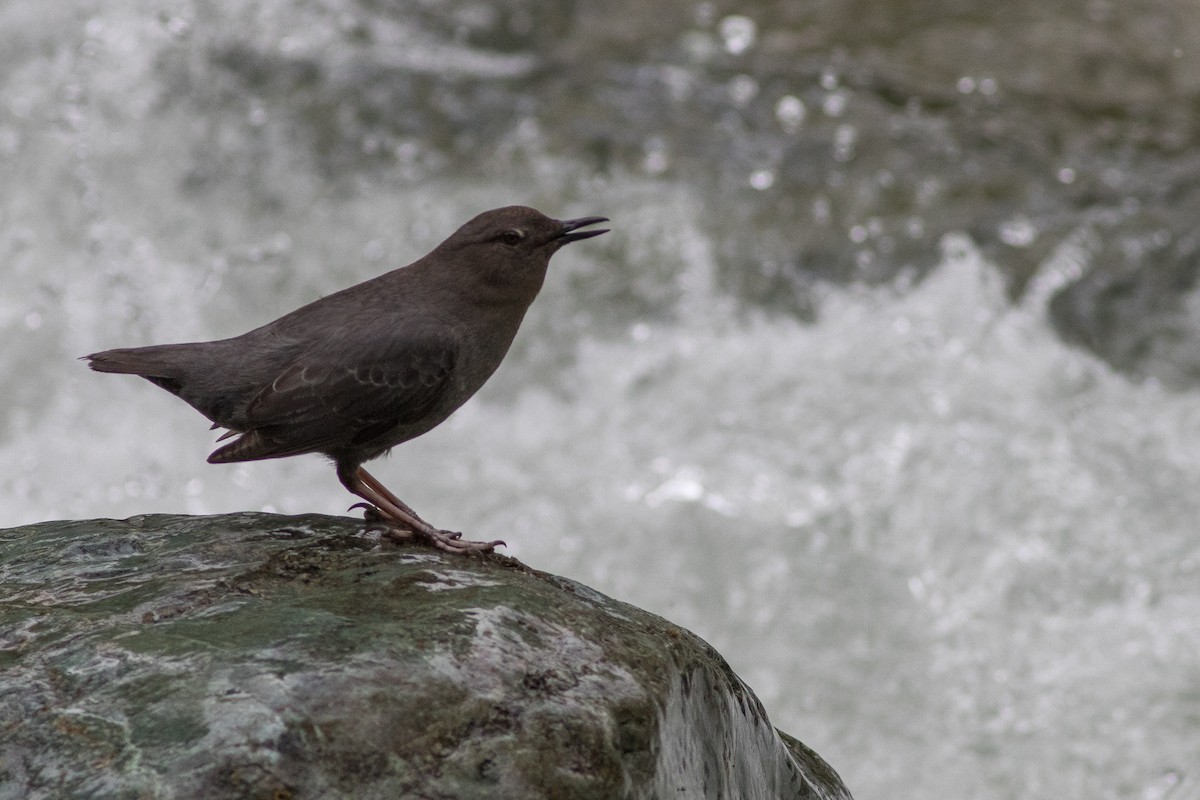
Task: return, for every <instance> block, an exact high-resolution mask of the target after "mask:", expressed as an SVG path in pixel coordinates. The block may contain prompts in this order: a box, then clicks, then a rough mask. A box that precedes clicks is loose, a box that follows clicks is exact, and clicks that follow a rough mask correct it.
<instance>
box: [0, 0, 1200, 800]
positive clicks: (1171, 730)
mask: <svg viewBox="0 0 1200 800" xmlns="http://www.w3.org/2000/svg"><path fill="white" fill-rule="evenodd" d="M0 42H2V44H0V186H2V187H3V188H2V189H0V281H2V289H0V334H2V336H3V342H4V346H3V347H2V348H0V374H2V375H3V383H2V384H0V525H4V526H9V525H18V524H22V523H27V522H33V521H39V520H50V519H56V518H86V517H117V518H122V517H128V516H131V515H137V514H145V513H151V512H187V513H193V514H208V513H217V512H227V511H239V510H271V511H278V512H281V513H301V512H323V513H332V514H340V513H343V512H344V511H345V509H346V507H347V505H349V503H350V502H351V500H352V499H353V498H351V497H349V496H348V495H347V494H346V493H345V492H344V490H343V489H342V488H341V486H340V485H339V484H338V483H337V480H336V479H335V477H334V474H333V470H332V469H331V468H330V467H329V466H328V465H327V464H325V463H324V462H323V461H322V460H321V459H319V458H317V457H303V458H296V459H287V460H283V461H268V462H260V463H255V464H246V465H236V466H222V467H215V466H210V465H207V464H206V463H205V462H204V458H205V456H206V455H207V454H208V452H209V451H210V450H211V449H212V440H213V435H212V433H211V432H209V431H208V430H207V424H206V421H205V420H204V419H203V418H202V417H200V416H199V415H198V414H197V413H196V412H194V411H192V410H191V409H190V408H188V407H187V406H186V405H185V404H183V403H182V402H180V401H178V400H176V399H174V398H172V397H170V396H169V395H167V394H166V393H164V392H162V391H161V390H159V389H157V388H155V387H153V386H151V385H150V384H149V383H146V382H144V381H138V380H136V379H134V378H129V377H121V376H100V375H96V374H93V373H90V372H89V371H88V370H87V369H86V368H85V367H84V366H83V364H81V363H80V362H78V361H76V360H75V359H76V358H77V357H78V356H81V355H83V354H85V353H90V352H93V351H96V350H100V349H104V348H109V347H117V346H133V345H142V344H151V343H159V342H170V341H192V340H204V339H214V338H221V337H225V336H231V335H235V334H238V333H241V332H243V331H245V330H248V329H249V328H251V327H255V326H257V325H259V324H262V323H264V322H267V321H269V320H271V319H273V318H275V317H276V316H278V315H280V314H282V313H284V312H286V311H289V310H291V309H292V308H294V307H296V306H299V305H301V304H303V303H305V302H308V301H310V300H313V299H315V298H317V297H319V296H321V295H323V294H327V293H329V292H332V291H335V290H337V289H339V288H342V287H344V286H348V285H350V284H352V283H356V282H358V281H360V280H364V279H366V278H368V277H371V276H374V275H376V274H378V273H380V272H383V271H385V270H387V269H391V268H393V267H396V266H401V265H403V264H406V263H408V262H409V261H411V260H413V259H415V258H416V257H418V256H420V255H421V254H423V253H425V252H426V251H427V250H428V249H429V248H431V247H432V246H433V245H434V244H436V243H437V242H439V241H440V240H441V239H442V238H444V237H445V236H446V235H448V234H449V233H450V232H451V231H453V230H454V229H455V228H456V227H457V226H458V225H459V224H460V223H462V222H463V221H465V220H466V219H468V218H469V217H471V216H473V215H474V214H476V213H478V212H480V211H483V210H486V209H488V208H491V207H494V206H500V205H507V204H511V203H521V204H527V205H532V206H534V207H536V208H538V209H540V210H542V211H544V212H545V213H547V214H550V215H551V216H557V217H560V218H565V217H571V216H584V215H592V214H601V215H605V216H608V217H611V219H612V225H611V227H612V229H613V232H612V233H611V234H608V235H606V236H604V237H602V238H600V239H596V240H592V241H589V242H587V243H586V245H578V246H575V247H572V248H570V249H568V250H566V251H564V252H563V253H561V254H560V255H559V256H557V257H556V258H555V261H554V264H553V265H552V268H551V273H550V275H549V278H548V280H547V283H546V287H545V289H544V291H543V294H542V296H541V297H540V298H539V299H538V301H537V302H536V303H535V304H534V307H533V309H532V310H531V312H530V314H529V316H528V317H527V320H526V323H525V327H524V329H523V331H522V333H521V335H520V336H519V337H518V341H517V343H516V345H515V347H514V350H513V352H512V353H511V354H510V356H509V359H508V360H507V361H506V362H505V364H504V366H503V367H501V369H500V371H499V373H498V374H497V375H496V377H495V378H494V379H493V380H492V382H491V383H490V384H489V385H488V386H487V387H485V388H484V390H483V391H482V392H481V393H480V395H479V396H478V397H477V398H476V399H474V400H473V401H472V402H471V403H469V404H468V405H467V406H466V407H465V408H464V409H462V410H461V411H460V412H459V413H458V414H457V415H456V416H455V417H453V418H452V419H451V420H450V421H449V422H448V423H447V424H445V425H443V426H442V427H441V428H439V429H438V430H436V431H434V432H432V433H430V434H428V435H427V436H425V437H423V438H421V439H419V440H416V441H413V442H410V443H408V444H405V445H402V446H401V447H399V448H397V449H396V451H395V452H393V454H392V455H391V457H390V458H388V459H387V460H385V461H381V462H377V463H376V465H375V467H373V471H374V472H375V473H376V474H377V475H379V476H380V477H381V478H382V479H383V480H384V481H385V482H386V483H387V484H388V485H389V486H391V487H392V488H393V489H395V490H396V492H397V493H398V494H399V495H400V496H401V497H403V498H405V499H406V500H407V501H408V502H410V503H412V504H413V505H414V506H415V507H416V508H417V509H418V510H419V511H421V513H422V514H423V515H424V516H425V517H427V518H428V519H431V520H433V521H434V522H436V523H438V524H440V525H442V526H445V527H449V528H454V529H459V530H463V531H466V532H467V534H468V535H469V536H470V537H472V538H492V537H497V538H504V539H506V540H507V541H508V542H509V544H510V547H509V549H508V551H507V552H509V553H510V554H512V555H515V556H517V557H519V558H521V559H523V560H525V561H527V562H528V563H529V564H531V565H533V566H535V567H537V568H539V569H545V570H549V571H552V572H556V573H560V574H563V575H567V576H569V577H572V578H575V579H577V580H580V581H582V582H584V583H587V584H589V585H592V586H594V587H596V588H597V589H599V590H601V591H603V592H605V593H607V594H610V595H613V596H615V597H617V598H619V599H621V600H625V601H627V602H631V603H634V604H637V605H640V606H642V607H645V608H647V609H650V610H652V611H655V612H657V613H659V614H662V615H663V616H665V617H667V618H669V619H671V620H672V621H675V622H678V623H680V624H682V625H684V626H686V627H688V628H690V629H692V630H694V631H696V632H697V633H698V634H700V635H701V636H703V637H704V638H705V639H707V640H708V641H710V642H711V643H712V644H713V645H714V646H715V647H716V648H717V649H718V650H720V651H721V652H722V653H723V654H724V655H725V656H726V657H727V658H728V659H729V660H730V662H731V663H732V665H733V666H734V668H735V669H736V670H737V671H738V672H739V674H741V675H742V676H743V677H744V678H745V679H746V680H747V682H748V683H749V684H750V686H751V687H752V688H753V689H754V691H755V692H756V693H757V694H758V695H759V696H760V697H761V698H762V700H763V702H764V704H765V705H766V708H767V711H768V713H769V714H770V716H771V718H772V721H773V722H774V724H776V725H777V726H779V727H780V728H782V729H783V730H786V731H788V732H790V733H792V734H793V735H795V736H797V737H798V738H800V739H801V740H803V741H804V742H805V743H806V744H807V745H809V746H810V747H812V748H814V749H815V750H817V751H818V752H819V753H820V754H821V755H822V756H823V757H824V758H826V759H827V760H828V761H829V762H830V763H831V764H832V765H833V766H834V767H835V768H836V769H837V770H838V771H839V772H840V773H841V775H842V776H843V778H844V779H845V781H846V783H847V784H848V786H849V787H850V789H851V791H853V792H854V793H855V796H856V797H857V798H859V800H917V799H918V798H1000V799H1007V798H1013V799H1014V800H1015V799H1016V798H1089V799H1090V798H1131V799H1133V798H1136V799H1137V800H1143V799H1144V800H1156V799H1157V798H1165V797H1172V798H1184V799H1185V800H1196V798H1200V499H1198V498H1200V284H1198V283H1197V274H1198V273H1200V211H1198V210H1200V6H1198V5H1197V3H1196V2H1195V0H1127V2H1120V3H1118V2H1112V1H1111V0H1063V1H1062V2H1058V3H1049V4H1047V3H1042V2H1034V0H1014V2H1009V3H983V2H978V0H899V1H898V2H860V1H859V0H842V1H841V2H831V1H830V0H802V1H800V0H774V1H769V0H763V1H762V2H741V3H733V2H715V1H714V2H693V1H692V0H687V1H681V0H665V1H664V2H658V3H643V2H633V0H594V1H593V2H588V3H582V2H573V1H565V2H551V1H550V0H487V1H484V0H439V1H438V2H433V0H393V1H392V2H386V1H384V0H306V1H305V2H300V1H299V0H260V1H259V2H245V0H208V1H207V2H200V1H199V0H105V2H98V1H97V0H61V1H60V2H56V3H45V2H41V0H7V1H6V2H4V3H0ZM467 497H469V498H470V499H469V501H468V500H467V499H466V498H467Z"/></svg>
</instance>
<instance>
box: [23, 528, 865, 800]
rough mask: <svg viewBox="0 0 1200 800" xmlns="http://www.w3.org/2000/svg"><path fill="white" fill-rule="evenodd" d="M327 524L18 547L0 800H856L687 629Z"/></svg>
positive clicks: (98, 531)
mask: <svg viewBox="0 0 1200 800" xmlns="http://www.w3.org/2000/svg"><path fill="white" fill-rule="evenodd" d="M362 530H363V528H362V524H361V523H358V522H356V521H352V520H349V519H345V518H337V517H324V516H316V515H310V516H302V517H281V516H274V515H267V514H238V515H229V516H218V517H178V516H166V515H162V516H147V517H135V518H132V519H130V520H126V521H123V522H118V521H114V520H92V521H83V522H51V523H44V524H39V525H31V526H27V527H24V528H13V529H9V530H6V531H3V532H0V564H2V565H3V566H0V586H3V594H2V599H0V665H2V667H3V671H2V672H0V798H3V799H4V800H9V799H10V798H13V799H14V800H15V798H62V797H84V796H86V797H93V798H118V797H120V798H125V797H138V798H151V797H172V798H205V799H206V800H209V799H212V798H293V797H294V798H304V797H329V796H338V797H355V798H372V797H379V798H398V797H446V798H449V797H454V798H522V799H525V798H539V797H544V798H564V797H571V798H617V797H639V798H650V797H662V798H666V797H688V798H700V797H713V798H717V797H721V798H739V797H740V798H786V797H794V798H801V797H805V798H848V797H849V794H848V792H847V791H846V789H845V788H844V787H843V786H842V783H841V781H840V779H839V778H838V776H837V775H836V774H835V773H834V771H833V770H832V769H830V768H829V766H828V765H826V764H825V763H824V762H823V761H822V760H821V759H820V758H819V757H818V756H817V755H816V754H815V753H813V752H812V751H811V750H809V749H807V748H806V747H804V745H802V744H800V743H799V742H797V741H796V740H794V739H792V738H791V737H789V736H786V735H784V734H779V733H777V732H776V731H775V729H774V728H773V727H772V726H771V724H770V722H769V721H768V720H767V717H766V714H765V712H764V711H763V709H762V706H761V705H760V704H759V702H758V700H757V698H755V696H754V695H753V693H751V691H750V690H749V689H748V688H747V687H746V685H745V684H744V683H742V681H741V680H740V679H739V678H738V677H737V676H736V675H735V674H733V672H732V671H731V670H730V668H729V666H728V665H727V664H726V663H725V661H724V660H723V659H722V658H721V657H720V655H718V654H717V653H716V652H715V651H714V650H713V649H712V648H711V647H710V646H708V645H707V644H706V643H705V642H703V641H702V640H700V639H699V638H698V637H696V636H694V635H693V634H691V633H689V632H688V631H686V630H683V629H681V628H678V627H676V626H674V625H671V624H670V623H668V622H666V621H664V620H662V619H661V618H659V617H656V616H654V615H652V614H649V613H647V612H644V611H641V610H639V609H637V608H634V607H632V606H628V605H626V604H623V603H619V602H617V601H614V600H612V599H610V598H608V597H605V596H603V595H601V594H599V593H597V592H594V591H592V590H590V589H588V588H587V587H585V586H582V585H580V584H577V583H574V582H572V581H569V580H566V579H564V578H559V577H555V576H552V575H548V574H545V573H541V572H537V571H536V570H532V569H530V568H528V567H526V566H525V565H523V564H521V563H520V562H518V561H515V560H513V559H509V558H504V557H492V558H486V559H477V558H455V557H447V556H444V555H442V554H439V553H436V552H433V551H429V550H425V549H417V548H398V547H394V546H391V545H380V544H379V543H378V541H377V540H375V539H374V538H372V537H371V536H370V535H367V534H364V533H363V532H362Z"/></svg>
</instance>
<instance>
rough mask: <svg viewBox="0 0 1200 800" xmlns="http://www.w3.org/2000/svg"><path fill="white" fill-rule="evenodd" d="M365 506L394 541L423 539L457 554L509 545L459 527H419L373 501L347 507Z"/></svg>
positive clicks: (365, 516)
mask: <svg viewBox="0 0 1200 800" xmlns="http://www.w3.org/2000/svg"><path fill="white" fill-rule="evenodd" d="M356 508H361V509H363V519H365V520H366V521H367V523H368V524H369V527H370V528H371V529H372V530H379V531H382V532H383V535H384V537H385V538H387V539H390V540H392V541H393V542H398V543H399V542H404V543H407V542H412V541H414V540H415V541H421V542H424V543H425V544H429V545H433V546H434V547H436V548H437V549H438V550H441V551H443V552H446V553H455V554H456V555H471V554H473V553H491V552H493V551H494V550H495V549H496V548H497V547H507V546H508V545H506V544H505V543H504V541H503V540H501V539H495V540H493V541H490V542H473V541H471V540H470V539H464V538H462V533H461V532H459V531H445V530H439V529H437V528H434V527H432V526H431V527H429V528H428V529H419V528H416V527H413V526H408V525H406V524H404V523H403V522H401V521H399V520H394V519H391V518H390V517H388V516H387V515H386V514H384V513H383V511H381V510H380V509H379V508H377V507H376V506H373V505H371V504H370V503H355V504H354V505H352V506H350V508H349V509H347V510H353V509H356Z"/></svg>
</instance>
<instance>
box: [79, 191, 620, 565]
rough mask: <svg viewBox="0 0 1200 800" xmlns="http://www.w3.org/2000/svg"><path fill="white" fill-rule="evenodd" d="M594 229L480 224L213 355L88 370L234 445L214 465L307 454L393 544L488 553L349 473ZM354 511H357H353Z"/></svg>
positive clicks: (525, 218)
mask: <svg viewBox="0 0 1200 800" xmlns="http://www.w3.org/2000/svg"><path fill="white" fill-rule="evenodd" d="M607 221H608V220H607V218H605V217H583V218H581V219H570V220H555V219H550V218H549V217H547V216H545V215H544V214H541V213H540V212H538V211H535V210H533V209H532V208H526V207H524V206H509V207H506V208H498V209H495V210H493V211H487V212H485V213H483V214H480V215H479V216H477V217H475V218H474V219H472V220H471V221H470V222H468V223H467V224H465V225H463V226H462V227H461V228H459V229H458V230H457V231H455V232H454V234H453V235H451V236H450V238H449V239H447V240H446V241H444V242H442V243H441V244H440V245H438V246H437V247H436V248H435V249H434V250H433V251H432V252H431V253H429V254H428V255H426V256H425V257H424V258H421V259H419V260H417V261H415V262H413V263H412V264H409V265H408V266H407V267H401V268H400V269H397V270H393V271H392V272H388V273H386V274H384V275H380V276H379V277H377V278H373V279H372V280H369V281H366V282H364V283H360V284H358V285H356V286H351V287H350V288H349V289H343V290H342V291H340V292H337V293H335V294H331V295H329V296H328V297H323V298H321V299H320V300H317V301H316V302H313V303H309V304H308V305H306V306H303V307H301V308H298V309H296V310H295V311H293V312H291V313H290V314H287V315H285V316H283V317H280V318H279V319H277V320H275V321H274V322H271V323H268V324H266V325H264V326H262V327H261V328H256V329H255V330H252V331H250V332H249V333H244V334H242V335H241V336H235V337H234V338H232V339H222V340H219V341H215V342H193V343H187V344H163V345H154V346H151V347H134V348H122V349H118V350H105V351H104V352H102V353H93V354H92V355H90V356H84V358H85V359H87V360H88V363H89V365H90V366H91V368H92V369H94V370H97V371H99V372H119V373H127V374H132V375H140V376H142V377H143V378H145V379H146V380H148V381H150V382H151V383H153V384H155V385H157V386H160V387H162V388H163V389H166V390H167V391H168V392H170V393H171V394H173V395H176V396H177V397H179V398H181V399H182V400H184V401H186V402H187V403H188V404H189V405H191V406H192V407H193V408H195V409H196V410H197V411H199V412H200V413H201V414H203V415H204V416H206V417H208V418H209V419H210V420H212V423H213V428H227V429H228V431H227V432H226V433H225V434H224V435H223V436H221V438H220V439H218V441H220V440H221V439H225V438H228V437H230V436H235V435H236V436H237V437H238V438H237V439H235V440H234V441H232V442H230V443H228V444H226V445H223V446H222V447H220V448H218V449H217V450H215V451H214V452H213V453H212V454H211V455H210V456H209V457H208V460H209V462H211V463H214V464H224V463H228V462H231V461H256V460H259V459H266V458H283V457H284V456H295V455H300V454H301V453H321V454H323V455H325V456H327V457H328V458H330V459H331V460H332V461H333V463H334V465H335V466H336V467H337V475H338V479H339V480H341V482H342V485H343V486H345V487H346V488H347V489H348V490H350V491H351V492H352V493H354V494H356V495H358V496H359V497H361V498H362V499H363V500H365V501H367V503H368V504H369V505H368V506H366V507H367V513H368V516H369V517H371V518H374V519H377V520H381V521H386V522H387V523H389V528H390V530H391V532H392V533H393V535H395V536H397V537H398V538H409V537H412V536H416V537H419V538H421V539H424V540H425V541H428V542H429V543H431V544H433V545H434V546H436V547H439V548H441V549H442V550H446V551H448V552H452V553H467V552H490V551H491V550H492V549H493V548H494V547H495V546H496V545H497V544H503V542H500V541H493V542H470V541H465V540H463V539H462V538H461V535H460V534H457V533H451V532H449V531H444V530H439V529H437V528H435V527H433V526H432V525H430V524H429V523H427V522H425V521H424V520H423V519H421V518H420V517H419V516H417V514H416V513H415V512H414V511H413V510H412V509H411V508H409V507H408V506H407V505H405V504H404V503H403V502H401V501H400V500H399V498H397V497H396V496H395V495H394V494H392V493H391V492H390V491H388V490H387V489H386V488H385V487H384V486H383V484H381V483H380V482H379V481H378V480H376V479H375V478H374V477H372V476H371V475H370V473H368V472H367V471H366V470H365V469H363V467H362V464H363V463H364V462H366V461H370V460H371V459H373V458H376V457H378V456H381V455H383V454H384V453H386V452H387V451H388V450H390V449H391V448H392V447H394V446H396V445H398V444H400V443H401V442H406V441H408V440H409V439H412V438H414V437H417V436H420V435H421V434H423V433H425V432H426V431H429V430H430V429H432V428H433V427H435V426H436V425H438V424H439V423H441V422H442V421H443V420H445V419H446V418H447V417H448V416H450V414H451V413H453V412H454V410H455V409H457V408H458V407H459V406H461V405H462V404H463V403H465V402H466V401H467V400H468V399H469V398H470V397H471V395H473V394H475V392H476V391H478V390H479V387H481V386H483V384H484V382H485V381H486V380H487V379H488V378H489V377H491V375H492V373H493V372H495V371H496V368H497V367H498V366H500V362H501V360H503V358H504V355H505V353H507V352H508V348H509V345H510V344H512V341H513V337H514V336H516V333H517V328H518V327H519V326H520V324H521V320H522V318H523V317H524V316H525V311H526V310H527V309H528V308H529V305H530V303H532V302H533V299H534V297H536V296H537V293H538V290H539V289H541V288H542V282H543V281H544V280H545V277H546V268H547V266H548V265H549V263H550V257H551V256H552V255H554V254H555V253H556V252H557V251H558V249H559V248H560V247H562V246H563V245H565V244H567V243H569V242H577V241H579V240H580V239H587V238H590V237H592V236H599V235H600V234H602V233H607V232H608V231H607V229H602V230H586V231H585V230H580V229H581V228H584V227H586V226H588V225H593V224H595V223H599V222H607ZM360 505H362V504H360Z"/></svg>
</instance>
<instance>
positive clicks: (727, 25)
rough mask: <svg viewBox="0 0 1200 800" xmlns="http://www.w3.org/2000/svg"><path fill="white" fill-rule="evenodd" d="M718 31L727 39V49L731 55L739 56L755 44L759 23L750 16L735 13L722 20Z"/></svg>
mask: <svg viewBox="0 0 1200 800" xmlns="http://www.w3.org/2000/svg"><path fill="white" fill-rule="evenodd" d="M717 32H718V33H720V34H721V38H722V39H724V40H725V49H726V50H727V51H728V52H729V53H730V54H731V55H735V56H738V55H741V54H742V53H744V52H746V51H747V50H749V49H750V48H751V47H753V46H754V40H755V38H757V36H758V25H757V24H755V22H754V20H752V19H750V18H749V17H743V16H741V15H740V14H733V15H730V16H728V17H726V18H725V19H723V20H721V23H720V24H719V25H718V26H717Z"/></svg>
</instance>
